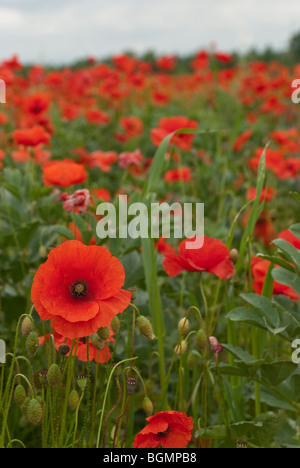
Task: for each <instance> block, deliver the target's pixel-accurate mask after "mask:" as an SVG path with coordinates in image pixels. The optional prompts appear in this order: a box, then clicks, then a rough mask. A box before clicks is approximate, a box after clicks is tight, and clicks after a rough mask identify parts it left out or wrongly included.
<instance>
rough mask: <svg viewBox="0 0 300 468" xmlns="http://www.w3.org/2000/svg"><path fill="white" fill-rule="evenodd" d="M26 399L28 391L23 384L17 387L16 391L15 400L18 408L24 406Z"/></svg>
mask: <svg viewBox="0 0 300 468" xmlns="http://www.w3.org/2000/svg"><path fill="white" fill-rule="evenodd" d="M25 399H26V391H25V388H24V387H23V385H22V384H19V385H17V386H16V388H15V391H14V400H15V403H16V404H17V405H18V406H20V407H21V406H22V405H23V403H24V401H25Z"/></svg>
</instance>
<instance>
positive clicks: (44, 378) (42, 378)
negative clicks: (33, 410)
mask: <svg viewBox="0 0 300 468" xmlns="http://www.w3.org/2000/svg"><path fill="white" fill-rule="evenodd" d="M38 377H39V382H40V384H41V386H42V387H46V386H47V385H48V381H47V371H40V372H39V374H38Z"/></svg>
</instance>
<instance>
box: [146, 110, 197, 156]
mask: <svg viewBox="0 0 300 468" xmlns="http://www.w3.org/2000/svg"><path fill="white" fill-rule="evenodd" d="M197 127H198V124H197V122H196V121H195V120H189V118H188V117H180V116H178V117H165V118H163V119H161V120H160V121H159V122H158V128H153V129H152V130H151V138H152V142H153V143H154V144H155V145H156V146H159V145H160V144H161V142H162V141H163V140H164V139H165V138H166V137H167V136H168V135H169V134H170V133H173V132H175V131H176V130H180V129H183V128H188V129H195V128H197ZM194 138H195V135H193V134H186V133H181V134H178V135H174V136H173V138H172V140H171V142H172V143H173V144H174V145H176V146H178V147H179V148H181V149H182V150H184V151H189V150H190V149H191V147H192V144H193V140H194Z"/></svg>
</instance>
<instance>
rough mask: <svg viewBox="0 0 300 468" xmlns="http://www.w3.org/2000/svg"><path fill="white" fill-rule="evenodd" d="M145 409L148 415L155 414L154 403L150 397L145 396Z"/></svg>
mask: <svg viewBox="0 0 300 468" xmlns="http://www.w3.org/2000/svg"><path fill="white" fill-rule="evenodd" d="M143 409H144V411H145V413H146V415H147V416H151V415H152V414H153V403H152V401H151V400H150V398H149V397H147V396H146V397H145V398H144V401H143Z"/></svg>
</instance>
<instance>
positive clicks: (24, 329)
mask: <svg viewBox="0 0 300 468" xmlns="http://www.w3.org/2000/svg"><path fill="white" fill-rule="evenodd" d="M32 331H33V324H32V321H31V320H30V318H29V317H24V318H23V320H22V323H21V334H22V336H28V335H29V334H30V333H31V332H32Z"/></svg>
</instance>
